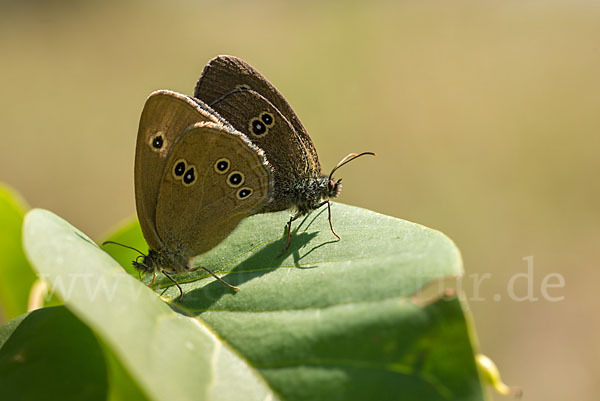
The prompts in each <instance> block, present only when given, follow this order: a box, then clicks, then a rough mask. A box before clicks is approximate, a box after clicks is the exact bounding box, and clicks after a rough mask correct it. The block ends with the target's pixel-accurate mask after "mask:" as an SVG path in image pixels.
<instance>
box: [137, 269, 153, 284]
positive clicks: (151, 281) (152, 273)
mask: <svg viewBox="0 0 600 401" xmlns="http://www.w3.org/2000/svg"><path fill="white" fill-rule="evenodd" d="M152 274H153V275H152V281H151V282H150V284H148V286H151V285H152V284H154V281H155V280H156V271H155V272H154V273H152ZM141 279H142V278H141V277H140V280H141Z"/></svg>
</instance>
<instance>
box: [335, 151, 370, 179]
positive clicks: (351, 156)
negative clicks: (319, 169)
mask: <svg viewBox="0 0 600 401" xmlns="http://www.w3.org/2000/svg"><path fill="white" fill-rule="evenodd" d="M364 155H371V156H377V155H376V154H375V153H373V152H362V153H350V154H349V155H348V156H346V157H344V158H343V159H342V160H340V161H339V163H338V164H336V165H335V167H334V168H333V170H331V173H329V179H330V180H331V177H332V176H333V173H335V171H336V170H337V169H338V168H340V167H342V166H343V165H344V164H348V163H350V162H351V161H352V160H354V159H358V158H359V157H361V156H364Z"/></svg>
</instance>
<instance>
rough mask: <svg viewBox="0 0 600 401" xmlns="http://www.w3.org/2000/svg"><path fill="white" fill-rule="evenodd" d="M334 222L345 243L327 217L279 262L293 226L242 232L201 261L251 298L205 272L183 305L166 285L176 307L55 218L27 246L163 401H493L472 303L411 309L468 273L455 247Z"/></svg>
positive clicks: (253, 224) (265, 225)
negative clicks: (419, 298)
mask: <svg viewBox="0 0 600 401" xmlns="http://www.w3.org/2000/svg"><path fill="white" fill-rule="evenodd" d="M332 213H333V218H334V220H333V222H334V225H335V228H336V230H337V232H338V233H339V234H340V235H341V237H342V241H339V242H337V241H335V237H333V235H332V234H331V232H330V231H329V225H328V222H327V215H326V213H325V214H322V213H316V214H313V215H311V216H309V217H308V218H307V219H305V220H304V221H302V222H299V223H298V224H295V229H294V234H293V238H292V245H291V247H290V249H289V250H288V251H287V252H286V254H285V255H284V256H283V257H281V258H276V255H277V254H278V253H279V252H280V250H281V249H282V247H283V246H284V244H285V239H284V238H282V234H283V230H282V229H283V224H284V223H285V221H286V220H287V217H288V215H287V214H286V213H271V214H265V215H257V216H252V217H251V218H248V219H246V220H244V221H243V222H242V224H241V225H240V227H238V229H237V230H236V231H235V232H234V233H232V235H230V237H229V238H228V239H227V240H226V241H224V242H223V243H222V244H220V245H219V246H218V247H217V248H215V249H214V250H212V251H210V252H208V253H207V254H205V255H202V256H201V257H199V258H198V259H197V262H198V263H202V264H203V265H204V266H206V267H209V268H211V269H213V270H214V271H215V272H218V274H220V275H222V276H223V277H224V279H226V280H227V281H228V282H230V283H232V284H235V285H238V286H239V287H240V288H241V290H240V291H239V292H233V291H231V290H229V289H227V288H226V287H224V286H223V285H222V284H220V283H218V282H216V281H215V280H214V279H213V278H211V277H206V274H204V273H202V271H198V272H195V273H191V274H187V275H179V276H178V277H177V279H178V281H179V282H181V283H182V287H183V289H184V292H185V296H184V299H183V302H182V304H177V303H174V302H173V301H172V299H175V300H176V299H177V298H178V295H179V293H178V290H177V289H176V288H175V287H174V286H173V285H171V284H172V283H170V282H169V281H167V280H166V279H164V278H158V279H157V281H158V284H157V286H156V287H157V290H158V291H159V293H160V294H163V299H164V300H167V301H168V302H169V303H170V308H169V307H168V306H167V304H165V303H164V302H163V300H161V298H160V297H157V296H156V295H155V294H153V293H152V292H151V291H150V290H149V289H148V288H144V286H143V285H142V284H141V283H140V282H139V281H137V280H135V279H134V278H132V277H131V276H129V275H127V274H126V273H125V272H124V271H123V269H121V268H120V267H119V266H118V264H117V263H116V262H115V261H114V260H113V259H112V258H110V257H109V256H108V255H106V254H105V253H104V252H102V251H101V249H99V248H98V247H97V246H96V245H95V244H94V243H93V242H91V241H90V240H89V239H87V237H85V235H83V234H81V233H79V232H78V231H77V230H76V229H74V228H73V227H71V226H69V225H68V224H67V223H66V222H64V221H62V220H60V219H59V218H57V217H56V216H54V215H52V214H51V213H49V212H46V211H42V210H34V211H32V212H30V213H29V214H28V215H27V217H26V222H25V245H26V251H27V254H28V256H29V257H30V260H31V261H32V263H33V265H34V266H35V268H36V269H38V271H39V272H40V274H42V275H44V276H45V277H46V278H47V279H48V280H49V282H50V283H51V285H52V286H53V287H54V288H55V290H56V291H57V292H58V293H59V294H61V296H62V297H63V299H64V300H65V301H66V304H67V306H68V307H70V308H71V309H72V310H73V311H74V312H75V314H76V315H77V316H79V317H80V318H81V319H82V320H83V321H84V322H86V323H87V324H89V326H90V327H91V328H92V329H93V330H94V331H95V332H96V333H97V334H98V335H99V336H100V337H101V338H102V339H103V340H104V341H105V342H106V344H107V345H108V346H110V347H111V349H112V350H113V352H114V354H115V355H116V356H117V357H118V358H119V360H121V361H122V363H123V366H124V367H125V369H128V370H129V372H130V374H131V376H132V378H133V379H134V380H135V381H136V382H138V383H140V386H141V388H143V389H144V392H145V393H146V394H148V396H149V397H150V398H151V399H219V400H227V399H240V397H242V398H243V399H247V400H254V399H264V398H265V397H267V396H270V397H272V399H285V400H320V399H323V400H364V399H377V400H438V399H440V400H441V399H444V400H448V399H461V400H481V399H484V396H483V392H482V388H481V383H480V380H479V375H478V372H477V368H476V366H475V360H474V349H473V345H472V343H473V342H472V340H471V332H470V330H471V328H470V327H469V323H468V315H465V310H464V307H463V303H462V301H461V300H460V299H458V298H456V297H450V298H440V299H437V300H436V301H434V302H432V303H428V304H422V303H421V302H414V301H413V298H414V296H415V295H416V294H417V292H418V291H419V290H420V289H421V288H422V287H423V286H424V285H426V284H428V283H431V282H432V281H436V280H439V279H441V278H444V277H447V276H456V275H459V274H461V273H462V263H461V260H460V254H459V252H458V250H457V249H456V247H455V246H454V244H453V243H452V242H451V241H450V240H449V239H448V238H447V237H445V236H444V235H443V234H441V233H439V232H437V231H434V230H430V229H427V228H425V227H422V226H419V225H417V224H413V223H409V222H406V221H402V220H398V219H394V218H391V217H387V216H382V215H379V214H377V213H373V212H369V211H366V210H362V209H358V208H353V207H349V206H344V205H340V204H335V205H333V207H332ZM132 227H135V226H132ZM134 237H135V235H134ZM131 255H132V257H131V259H133V258H135V256H136V254H135V252H131ZM83 274H86V276H83ZM149 279H150V278H148V279H147V280H149ZM77 280H78V281H77ZM75 281H77V282H78V283H77V284H74V282H75ZM69 282H70V283H71V284H73V285H67V284H69ZM61 284H62V286H61Z"/></svg>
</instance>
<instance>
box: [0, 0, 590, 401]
mask: <svg viewBox="0 0 600 401" xmlns="http://www.w3.org/2000/svg"><path fill="white" fill-rule="evenodd" d="M49 3H52V4H49ZM125 3H126V2H101V1H97V2H94V1H87V2H76V1H72V2H69V1H63V2H57V1H54V2H44V1H40V2H35V1H26V2H22V1H13V2H11V1H8V2H7V1H4V2H2V3H0V91H1V92H0V93H1V94H0V123H1V132H0V138H1V145H0V154H1V157H0V181H3V182H6V183H8V184H10V185H12V186H14V187H15V188H16V189H17V190H19V191H20V192H21V193H22V194H23V195H24V197H25V198H26V199H27V200H28V202H29V203H30V204H31V205H32V206H36V207H43V208H47V209H50V210H52V211H54V212H56V213H58V214H59V215H61V216H63V217H65V218H66V219H68V220H69V221H70V222H72V223H73V224H74V225H76V226H78V227H80V228H81V229H82V230H84V231H85V232H87V233H89V234H90V235H92V236H93V237H95V238H97V239H98V238H100V237H101V236H102V235H103V234H104V233H106V232H107V231H108V230H109V229H110V228H111V227H112V226H114V225H115V224H117V223H118V222H119V221H121V220H122V219H124V218H126V217H128V216H131V215H132V214H133V213H134V210H135V206H134V196H133V154H134V144H135V136H136V130H137V124H138V118H139V113H140V111H141V108H142V106H143V103H144V100H145V98H146V97H147V95H148V94H149V93H150V92H151V91H152V90H155V89H162V88H167V89H172V90H175V91H179V92H183V93H187V94H191V93H192V91H193V87H194V84H195V80H196V78H197V76H198V75H199V74H200V72H201V71H202V67H203V66H204V64H205V63H206V62H207V61H208V60H209V59H210V58H212V57H213V56H215V55H217V54H233V55H237V56H239V57H242V58H244V59H246V60H247V61H248V62H250V63H251V64H252V65H254V66H255V67H256V68H257V69H258V70H260V71H261V72H262V73H264V74H265V75H266V76H267V77H268V78H269V79H270V80H271V81H272V82H273V83H274V84H275V85H276V86H277V87H278V88H279V89H280V90H281V91H282V92H283V93H284V94H285V96H286V97H287V98H288V100H289V101H290V103H291V104H292V106H293V107H294V108H295V110H296V112H297V113H298V115H299V116H300V117H301V119H302V121H303V122H304V125H305V126H306V127H307V129H308V130H309V132H310V133H311V136H312V138H313V140H314V142H315V144H316V146H317V149H318V150H319V155H320V158H321V161H322V164H323V168H324V170H329V169H330V168H331V167H332V166H333V165H334V163H335V162H337V161H338V160H339V159H340V158H341V157H342V156H344V155H346V154H347V153H348V152H350V151H364V150H372V151H376V152H377V153H378V158H376V159H372V160H368V159H363V160H361V161H357V162H355V163H352V164H350V165H348V166H347V167H345V168H344V170H343V171H340V177H344V184H345V185H344V191H343V193H342V196H341V198H340V201H341V202H344V203H348V204H352V205H357V206H362V207H365V208H368V209H372V210H375V211H379V212H381V213H385V214H389V215H392V216H396V217H400V218H404V219H407V220H411V221H415V222H418V223H421V224H424V225H427V226H430V227H433V228H436V229H439V230H441V231H443V232H445V233H446V234H448V235H449V236H450V237H451V238H453V239H454V240H455V241H456V243H457V244H458V246H459V247H460V249H461V250H462V252H463V257H464V261H465V268H466V271H467V275H466V277H465V279H464V288H465V290H466V292H467V295H468V296H469V298H470V299H471V302H470V304H471V307H472V310H473V314H474V317H475V322H476V325H477V329H478V333H479V340H480V343H481V350H482V352H484V353H486V354H487V355H489V356H490V357H492V358H493V359H494V360H495V361H496V362H497V364H498V366H499V367H500V369H501V371H502V373H503V378H504V379H505V381H506V382H507V383H509V384H512V385H519V386H521V387H522V388H523V389H524V392H525V395H524V399H526V400H546V401H548V400H567V399H568V400H586V399H589V400H591V399H597V397H598V393H600V380H599V378H600V368H599V365H598V361H599V360H600V346H599V345H598V334H599V325H600V322H599V319H598V306H599V305H600V301H599V299H598V296H597V295H596V294H597V293H598V291H597V287H598V286H599V285H600V280H599V279H600V272H599V269H598V253H597V252H596V249H595V248H596V247H597V246H598V245H599V243H598V239H599V234H600V228H599V227H600V226H599V222H600V221H599V220H600V219H599V217H600V210H599V207H598V205H599V204H600V189H599V186H598V174H599V172H600V161H599V158H598V151H599V148H600V136H599V129H600V2H592V1H569V0H563V1H517V0H510V1H502V2H499V1H491V0H490V1H459V2H443V1H426V2H420V1H405V2H392V1H378V2H377V1H376V2H345V3H332V4H327V5H323V4H322V3H321V2H304V3H302V5H299V3H295V2H291V1H289V2H275V1H273V2H269V1H263V2H245V1H234V2H228V3H227V4H224V2H205V1H183V0H180V1H174V2H166V1H165V2H163V1H151V2H135V1H130V2H127V3H126V4H125ZM530 256H533V259H532V260H533V280H532V281H531V283H532V288H533V296H535V297H537V298H538V300H537V301H522V302H519V301H517V300H516V299H510V297H509V287H510V286H509V284H510V280H511V277H515V276H514V275H515V274H518V273H526V272H527V266H528V262H527V260H523V258H526V257H530ZM530 260H531V259H530ZM550 273H558V274H561V275H562V277H563V278H564V282H565V286H564V288H550V289H549V290H548V293H549V295H550V296H552V297H555V298H559V297H564V299H562V300H560V301H557V302H551V301H549V300H547V299H544V297H543V294H542V292H541V286H542V282H543V279H544V277H545V276H546V275H548V274H550ZM486 274H488V276H484V275H486ZM472 275H477V276H476V278H479V279H482V280H483V281H482V282H481V285H480V286H479V290H478V291H477V290H476V289H475V288H474V286H473V276H472ZM486 277H489V278H486ZM557 282H558V279H557V278H556V277H554V278H553V279H552V280H550V283H557ZM514 284H515V286H514V292H515V294H517V295H519V296H524V295H525V294H526V293H527V290H528V286H527V283H526V280H525V279H524V278H520V279H517V280H516V281H514ZM495 399H503V397H499V396H495Z"/></svg>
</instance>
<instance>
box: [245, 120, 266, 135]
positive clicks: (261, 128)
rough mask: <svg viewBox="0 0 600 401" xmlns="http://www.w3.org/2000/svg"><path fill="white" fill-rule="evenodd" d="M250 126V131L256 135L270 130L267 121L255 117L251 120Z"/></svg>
mask: <svg viewBox="0 0 600 401" xmlns="http://www.w3.org/2000/svg"><path fill="white" fill-rule="evenodd" d="M248 128H249V129H250V132H252V133H253V134H254V135H256V136H261V135H264V134H265V133H266V132H267V130H268V129H267V126H266V125H265V123H264V122H262V121H261V120H259V119H258V118H253V119H252V120H250V126H249V127H248Z"/></svg>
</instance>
